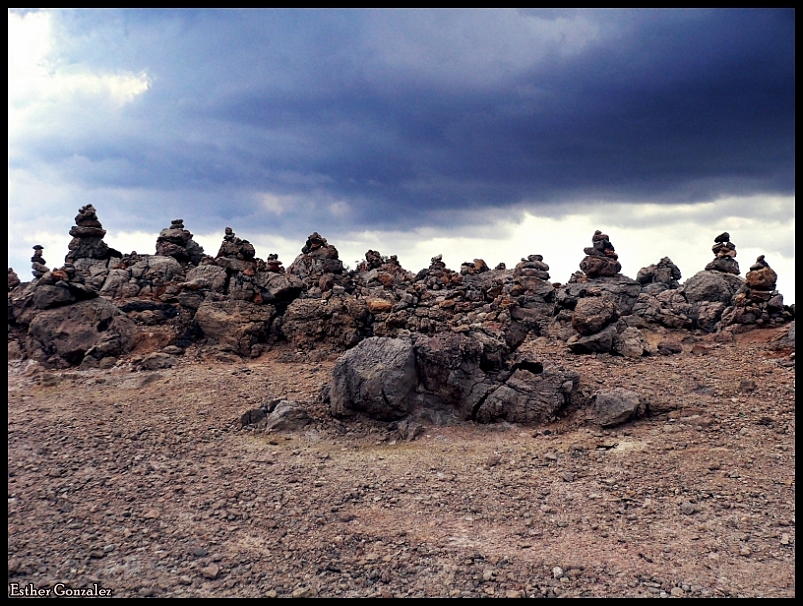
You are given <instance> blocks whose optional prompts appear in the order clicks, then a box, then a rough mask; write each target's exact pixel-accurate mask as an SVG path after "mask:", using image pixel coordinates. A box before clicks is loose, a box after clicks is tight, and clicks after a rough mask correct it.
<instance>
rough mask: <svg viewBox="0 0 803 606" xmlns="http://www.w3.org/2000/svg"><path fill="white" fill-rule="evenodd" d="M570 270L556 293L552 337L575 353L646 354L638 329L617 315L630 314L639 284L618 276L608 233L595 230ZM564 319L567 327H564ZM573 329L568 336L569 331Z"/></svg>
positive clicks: (637, 355) (639, 288) (618, 270)
mask: <svg viewBox="0 0 803 606" xmlns="http://www.w3.org/2000/svg"><path fill="white" fill-rule="evenodd" d="M591 242H592V246H591V247H588V248H584V249H583V252H584V253H585V254H586V256H585V257H584V258H583V260H582V261H580V269H581V270H582V273H578V272H576V273H575V274H574V275H572V277H571V278H570V279H569V283H568V284H567V285H566V286H564V287H561V288H560V289H559V290H558V292H557V295H556V305H555V321H554V322H553V325H552V326H551V327H550V332H551V333H552V334H553V335H556V336H559V337H561V338H567V340H566V343H567V345H568V346H569V348H570V349H571V350H572V351H573V352H575V353H616V354H621V355H625V356H628V357H639V356H641V355H644V353H646V352H647V343H646V340H645V339H644V337H643V335H642V334H641V331H639V329H638V328H636V327H631V326H628V325H627V323H626V322H625V321H624V320H622V319H621V318H622V317H623V316H625V315H627V314H629V313H630V312H631V310H632V309H633V306H634V305H635V303H636V301H637V300H638V297H639V295H640V293H641V284H639V283H638V282H637V281H635V280H632V279H630V278H628V277H627V276H623V275H621V274H620V273H619V272H620V271H621V269H622V265H621V264H620V263H619V260H618V259H619V255H617V254H616V252H615V250H614V247H613V244H611V240H610V237H609V236H608V235H607V234H604V233H602V232H601V231H600V230H596V231H595V232H594V235H593V236H592V237H591ZM670 273H671V272H670ZM567 320H569V323H570V326H571V330H570V329H569V328H568V327H567V326H566V324H567V322H566V321H567ZM572 333H573V334H572Z"/></svg>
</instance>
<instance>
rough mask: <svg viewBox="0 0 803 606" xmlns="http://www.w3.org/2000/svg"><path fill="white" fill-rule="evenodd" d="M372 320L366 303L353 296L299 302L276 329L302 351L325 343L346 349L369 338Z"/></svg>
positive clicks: (292, 304) (299, 300) (286, 313)
mask: <svg viewBox="0 0 803 606" xmlns="http://www.w3.org/2000/svg"><path fill="white" fill-rule="evenodd" d="M288 273H289V270H288ZM370 318H371V314H370V313H369V312H368V307H367V305H366V302H365V301H363V300H361V299H355V298H354V297H348V296H344V295H336V296H332V297H331V298H329V299H326V300H324V299H296V300H295V301H293V302H292V303H291V304H290V305H289V306H288V307H287V310H286V311H285V313H284V315H283V316H282V318H281V326H280V327H277V328H278V330H280V332H281V334H282V335H283V336H284V337H285V338H286V339H287V340H288V341H290V343H292V344H293V345H295V346H296V347H299V348H301V349H311V348H313V347H315V346H316V345H317V346H320V345H323V344H326V345H328V346H330V347H332V348H333V349H336V350H338V349H339V350H344V349H348V348H350V347H354V346H355V345H356V344H357V343H359V342H360V341H362V340H363V339H364V338H365V337H367V336H370Z"/></svg>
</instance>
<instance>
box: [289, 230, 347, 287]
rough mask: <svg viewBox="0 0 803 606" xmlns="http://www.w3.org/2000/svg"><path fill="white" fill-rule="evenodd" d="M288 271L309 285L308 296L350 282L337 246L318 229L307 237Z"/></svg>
mask: <svg viewBox="0 0 803 606" xmlns="http://www.w3.org/2000/svg"><path fill="white" fill-rule="evenodd" d="M287 273H288V274H291V275H295V276H297V277H298V278H299V279H301V281H302V282H303V283H304V284H305V285H306V287H307V296H309V297H313V298H314V297H320V296H321V295H322V294H323V293H326V292H329V291H331V290H332V289H333V288H334V287H335V286H346V285H347V284H346V283H347V282H348V280H347V277H344V275H343V262H342V261H341V260H340V256H339V254H338V252H337V248H335V247H334V246H332V245H331V244H329V243H328V242H327V241H326V238H324V237H323V236H322V235H321V234H319V233H318V232H317V231H316V232H313V233H311V234H310V235H309V236H308V237H307V241H306V243H305V244H304V246H303V248H302V249H301V254H300V255H299V256H298V257H296V259H295V261H293V262H292V263H291V264H290V267H288V268H287Z"/></svg>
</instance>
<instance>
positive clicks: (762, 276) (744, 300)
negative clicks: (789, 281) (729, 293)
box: [722, 255, 794, 325]
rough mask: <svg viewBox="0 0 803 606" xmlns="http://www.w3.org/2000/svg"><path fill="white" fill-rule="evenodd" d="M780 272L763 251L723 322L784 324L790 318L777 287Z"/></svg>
mask: <svg viewBox="0 0 803 606" xmlns="http://www.w3.org/2000/svg"><path fill="white" fill-rule="evenodd" d="M777 281H778V274H776V273H775V271H774V270H773V269H772V268H771V267H770V266H769V263H767V261H766V259H765V258H764V255H761V256H759V257H758V258H757V259H756V262H755V263H754V264H753V265H751V266H750V271H748V272H747V275H746V276H745V284H744V286H743V287H742V288H740V289H739V292H737V293H736V296H735V297H734V298H733V306H732V307H729V308H728V309H726V310H725V311H724V312H723V313H722V324H723V325H729V324H758V325H767V324H783V323H785V322H789V321H791V320H792V319H794V318H793V315H792V313H791V311H790V310H789V309H787V308H785V307H784V304H783V295H782V294H781V293H779V292H778V291H777V290H775V286H776V283H777Z"/></svg>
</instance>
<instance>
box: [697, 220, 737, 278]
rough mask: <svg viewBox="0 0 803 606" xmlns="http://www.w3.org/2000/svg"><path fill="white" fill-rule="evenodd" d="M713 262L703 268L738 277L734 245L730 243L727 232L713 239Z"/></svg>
mask: <svg viewBox="0 0 803 606" xmlns="http://www.w3.org/2000/svg"><path fill="white" fill-rule="evenodd" d="M711 250H712V251H713V252H714V260H713V261H711V263H709V264H708V265H706V266H705V268H706V270H708V271H711V270H714V271H721V272H725V273H727V274H734V275H736V276H738V275H739V262H738V261H736V245H735V244H734V243H733V242H731V236H730V234H729V233H728V232H726V231H725V232H722V233H721V234H719V235H718V236H717V237H716V238H714V246H712V247H711Z"/></svg>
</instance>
